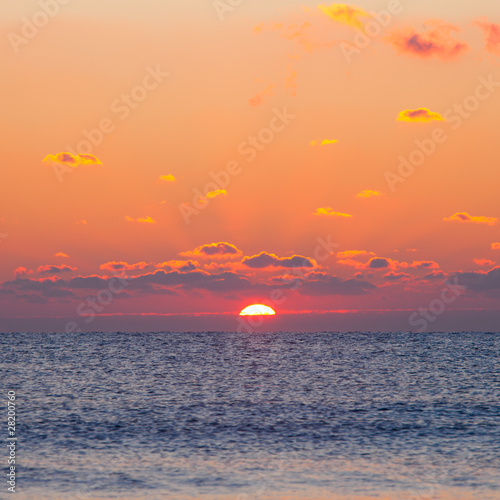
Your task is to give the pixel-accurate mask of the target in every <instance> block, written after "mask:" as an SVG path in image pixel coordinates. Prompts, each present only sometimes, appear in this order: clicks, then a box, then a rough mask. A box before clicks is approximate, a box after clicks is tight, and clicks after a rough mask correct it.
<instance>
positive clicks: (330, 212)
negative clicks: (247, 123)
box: [313, 207, 352, 218]
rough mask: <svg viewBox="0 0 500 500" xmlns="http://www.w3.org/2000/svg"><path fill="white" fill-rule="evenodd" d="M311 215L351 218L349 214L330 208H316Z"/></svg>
mask: <svg viewBox="0 0 500 500" xmlns="http://www.w3.org/2000/svg"><path fill="white" fill-rule="evenodd" d="M313 215H326V216H328V217H344V218H351V217H352V215H351V214H344V213H342V212H337V211H335V210H334V209H333V208H332V207H321V208H317V209H316V212H314V214H313Z"/></svg>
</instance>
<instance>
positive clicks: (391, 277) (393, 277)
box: [384, 271, 412, 281]
mask: <svg viewBox="0 0 500 500" xmlns="http://www.w3.org/2000/svg"><path fill="white" fill-rule="evenodd" d="M411 277H412V276H411V274H406V273H395V272H394V271H390V272H388V273H387V274H384V278H385V279H386V280H388V281H399V280H408V279H411Z"/></svg>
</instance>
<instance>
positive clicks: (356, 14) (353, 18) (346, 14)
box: [318, 3, 371, 30]
mask: <svg viewBox="0 0 500 500" xmlns="http://www.w3.org/2000/svg"><path fill="white" fill-rule="evenodd" d="M318 9H319V10H320V11H321V12H323V14H325V15H327V16H328V17H329V18H330V19H333V20H334V21H336V22H338V23H341V24H346V25H347V26H351V27H353V28H356V29H358V30H362V29H363V23H362V22H361V21H360V18H364V17H371V16H370V14H368V12H366V11H365V10H364V9H362V8H361V7H356V6H354V5H346V4H345V3H334V4H332V5H330V6H327V5H318Z"/></svg>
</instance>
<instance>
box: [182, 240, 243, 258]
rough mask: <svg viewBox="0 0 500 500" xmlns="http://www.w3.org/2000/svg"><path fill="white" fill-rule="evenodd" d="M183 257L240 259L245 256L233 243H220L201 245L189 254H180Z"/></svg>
mask: <svg viewBox="0 0 500 500" xmlns="http://www.w3.org/2000/svg"><path fill="white" fill-rule="evenodd" d="M179 255H180V256H181V257H188V258H194V257H201V258H214V257H215V258H217V257H218V258H227V257H239V256H241V255H243V252H242V251H241V250H239V249H238V248H236V247H235V246H234V245H232V244H231V243H227V242H226V241H220V242H218V243H209V244H207V245H201V246H199V247H196V248H195V249H194V250H190V251H188V252H181V253H179Z"/></svg>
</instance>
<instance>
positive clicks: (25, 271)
mask: <svg viewBox="0 0 500 500" xmlns="http://www.w3.org/2000/svg"><path fill="white" fill-rule="evenodd" d="M28 274H33V271H31V270H28V269H26V268H25V267H18V268H17V269H15V270H14V276H15V277H16V278H22V277H23V276H28Z"/></svg>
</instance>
